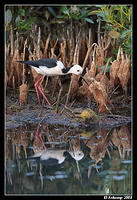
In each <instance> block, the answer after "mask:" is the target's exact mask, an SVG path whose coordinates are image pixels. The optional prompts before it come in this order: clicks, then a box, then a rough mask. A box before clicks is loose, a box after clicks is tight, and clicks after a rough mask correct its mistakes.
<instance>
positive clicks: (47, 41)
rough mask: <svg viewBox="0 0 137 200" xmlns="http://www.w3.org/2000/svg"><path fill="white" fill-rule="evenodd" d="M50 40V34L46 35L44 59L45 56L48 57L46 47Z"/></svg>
mask: <svg viewBox="0 0 137 200" xmlns="http://www.w3.org/2000/svg"><path fill="white" fill-rule="evenodd" d="M50 38H51V33H49V34H48V37H47V40H46V44H45V47H44V57H45V58H47V55H48V53H47V52H48V46H49V41H50Z"/></svg>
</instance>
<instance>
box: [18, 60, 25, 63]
mask: <svg viewBox="0 0 137 200" xmlns="http://www.w3.org/2000/svg"><path fill="white" fill-rule="evenodd" d="M16 62H19V63H25V62H26V61H22V60H16Z"/></svg>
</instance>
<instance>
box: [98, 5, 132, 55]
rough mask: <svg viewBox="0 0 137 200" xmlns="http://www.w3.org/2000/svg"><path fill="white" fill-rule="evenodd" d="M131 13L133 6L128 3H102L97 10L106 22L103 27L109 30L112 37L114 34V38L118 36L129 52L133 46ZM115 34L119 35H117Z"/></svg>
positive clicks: (129, 52) (120, 42) (125, 49)
mask: <svg viewBox="0 0 137 200" xmlns="http://www.w3.org/2000/svg"><path fill="white" fill-rule="evenodd" d="M131 14H132V7H131V6H127V5H124V6H123V5H111V6H109V5H102V6H100V9H99V10H98V12H97V16H98V17H100V18H101V20H102V21H104V22H106V24H105V26H103V27H102V28H103V29H105V30H106V31H108V34H109V35H110V37H111V35H113V36H112V38H117V40H118V42H119V44H120V45H121V46H122V47H123V49H124V51H125V52H126V53H128V54H131V46H132V45H131V42H132V41H131V36H132V28H131ZM112 33H113V34H112ZM115 35H117V36H116V37H115Z"/></svg>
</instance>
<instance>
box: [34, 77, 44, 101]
mask: <svg viewBox="0 0 137 200" xmlns="http://www.w3.org/2000/svg"><path fill="white" fill-rule="evenodd" d="M43 77H44V76H42V77H40V79H39V80H38V81H37V82H36V83H35V84H34V87H35V90H36V93H37V97H38V101H39V104H40V98H39V93H38V89H37V85H38V83H39V82H40V80H41V79H42V78H43ZM43 79H44V78H43Z"/></svg>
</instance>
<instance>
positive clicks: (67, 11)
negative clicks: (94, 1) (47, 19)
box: [57, 5, 94, 24]
mask: <svg viewBox="0 0 137 200" xmlns="http://www.w3.org/2000/svg"><path fill="white" fill-rule="evenodd" d="M90 12H91V7H88V6H87V7H86V6H76V5H74V6H61V7H60V15H57V18H58V19H65V20H74V21H79V22H88V23H92V24H93V23H94V22H93V20H92V19H91V17H89V13H90ZM64 22H65V21H64Z"/></svg>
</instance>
